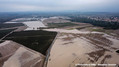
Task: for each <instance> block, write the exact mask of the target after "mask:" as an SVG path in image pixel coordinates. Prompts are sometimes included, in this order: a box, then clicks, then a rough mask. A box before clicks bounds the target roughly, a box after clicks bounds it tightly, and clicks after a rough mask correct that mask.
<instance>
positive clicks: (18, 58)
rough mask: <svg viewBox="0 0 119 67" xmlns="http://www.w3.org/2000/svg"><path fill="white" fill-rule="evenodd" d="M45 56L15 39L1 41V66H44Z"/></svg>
mask: <svg viewBox="0 0 119 67" xmlns="http://www.w3.org/2000/svg"><path fill="white" fill-rule="evenodd" d="M44 59H45V56H44V55H42V54H40V53H39V52H36V51H34V50H31V49H29V48H27V47H24V46H22V45H20V44H18V43H15V42H13V41H5V42H3V43H0V67H42V66H43V62H44Z"/></svg>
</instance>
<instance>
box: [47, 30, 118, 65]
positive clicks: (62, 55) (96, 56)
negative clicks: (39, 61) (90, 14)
mask: <svg viewBox="0 0 119 67" xmlns="http://www.w3.org/2000/svg"><path fill="white" fill-rule="evenodd" d="M57 31H59V30H57ZM59 32H60V33H59V34H58V37H57V39H56V41H55V43H54V44H53V47H52V49H51V52H50V56H49V60H48V64H47V67H75V64H119V60H118V58H119V54H118V53H116V52H115V51H116V50H118V49H119V40H118V39H116V38H112V37H111V36H109V35H105V34H103V33H102V34H99V33H85V34H84V33H79V32H75V33H71V32H73V31H70V32H68V31H66V30H65V32H64V30H63V31H62V30H61V31H59ZM67 32H68V33H67Z"/></svg>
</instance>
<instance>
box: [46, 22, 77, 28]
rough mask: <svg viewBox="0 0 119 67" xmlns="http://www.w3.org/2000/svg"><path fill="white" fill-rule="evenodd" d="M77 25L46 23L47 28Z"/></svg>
mask: <svg viewBox="0 0 119 67" xmlns="http://www.w3.org/2000/svg"><path fill="white" fill-rule="evenodd" d="M76 25H77V24H74V23H69V22H68V23H48V26H49V27H53V28H61V27H66V26H76Z"/></svg>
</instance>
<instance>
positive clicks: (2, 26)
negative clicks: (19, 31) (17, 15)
mask: <svg viewBox="0 0 119 67" xmlns="http://www.w3.org/2000/svg"><path fill="white" fill-rule="evenodd" d="M18 26H24V24H22V23H8V24H7V23H6V24H4V23H0V28H11V27H18Z"/></svg>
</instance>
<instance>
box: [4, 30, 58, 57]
mask: <svg viewBox="0 0 119 67" xmlns="http://www.w3.org/2000/svg"><path fill="white" fill-rule="evenodd" d="M56 34H57V33H56V32H47V31H42V30H39V31H22V32H14V33H12V34H11V35H9V36H8V37H6V38H5V40H13V41H15V42H17V43H20V44H22V45H24V46H26V47H28V48H31V49H33V50H35V51H38V52H40V53H42V54H44V55H45V54H46V51H47V49H48V48H49V46H50V45H51V43H52V41H53V40H54V38H55V36H56Z"/></svg>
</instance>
